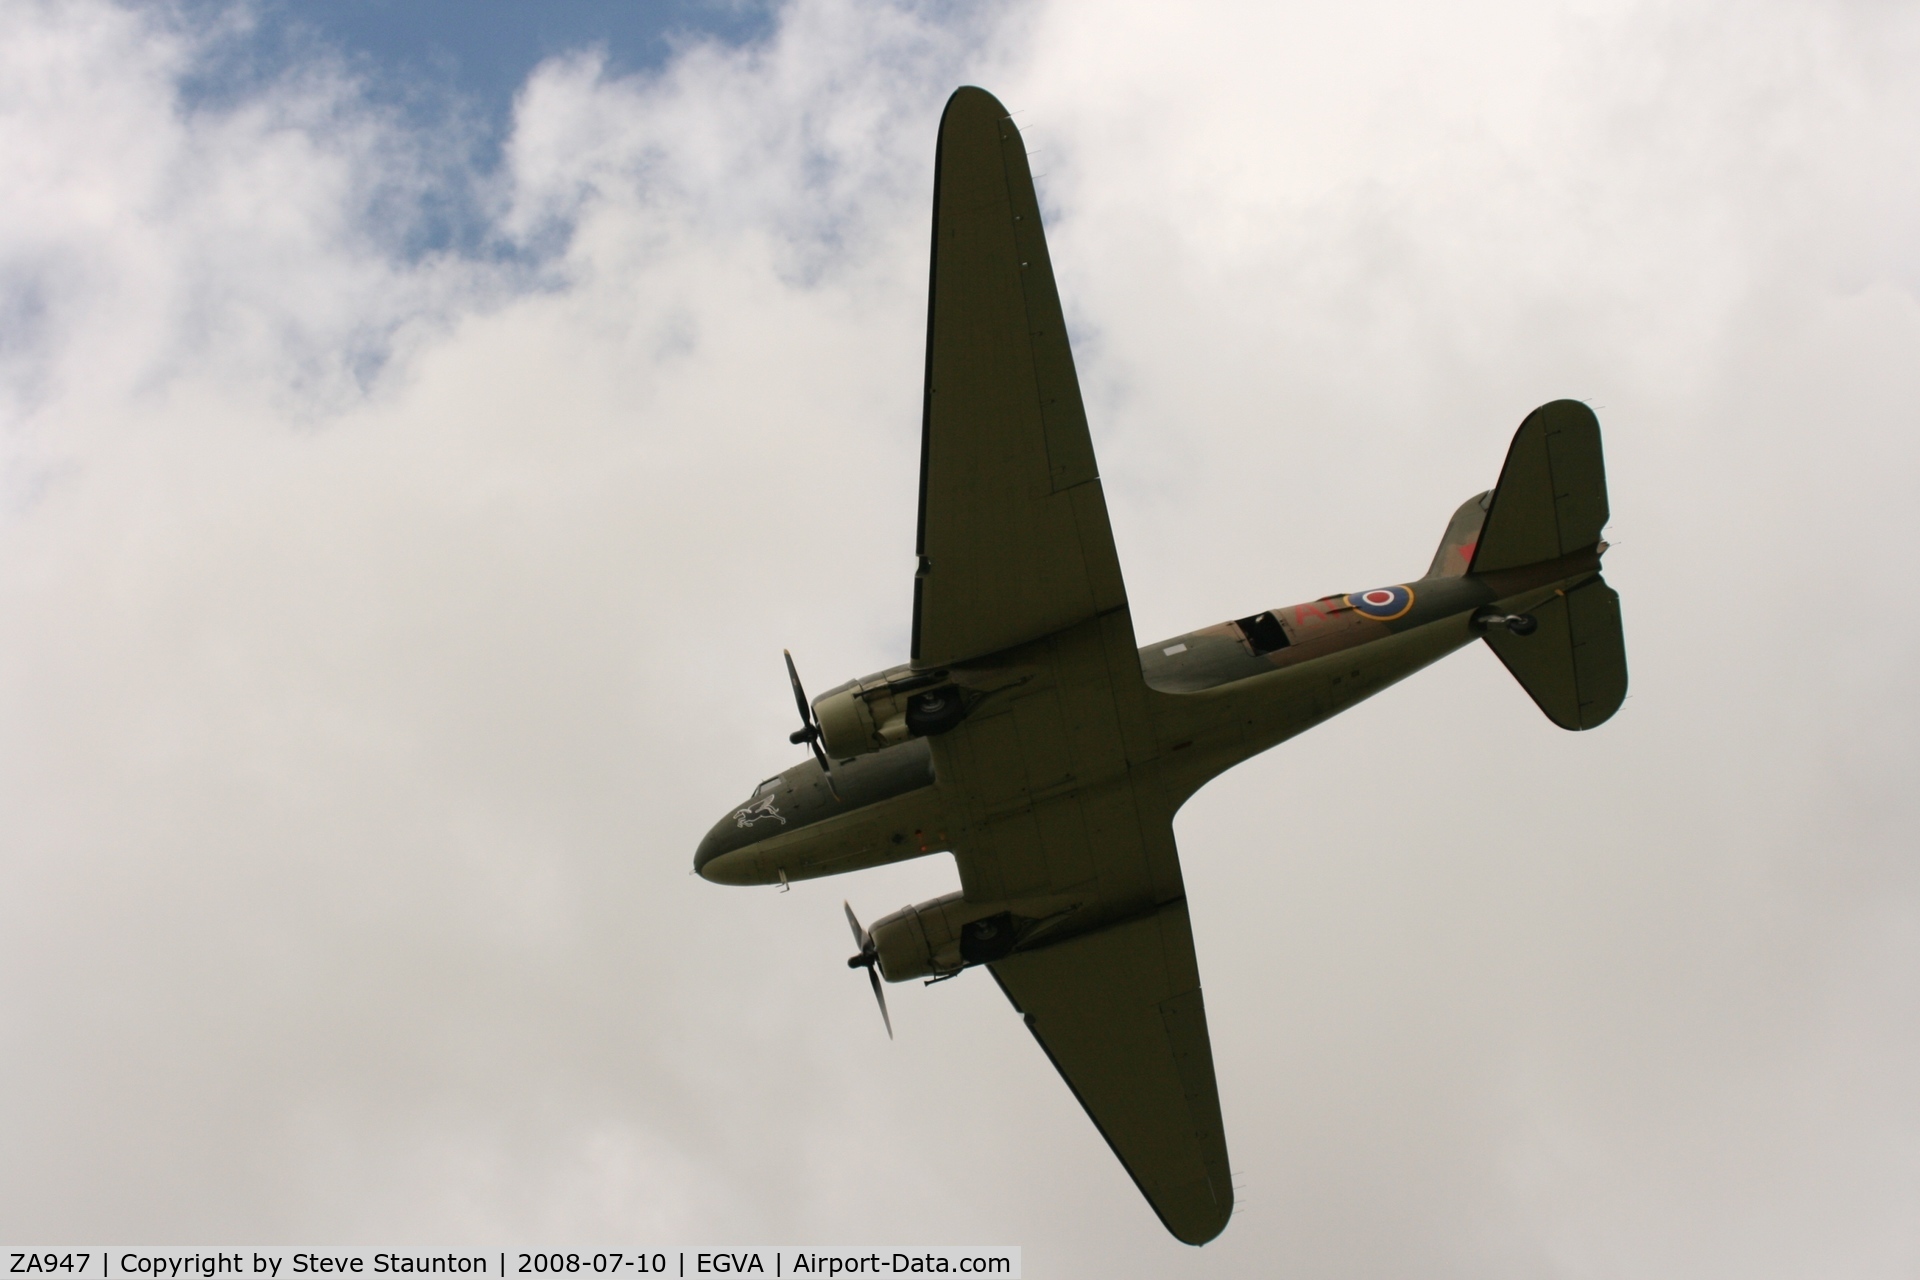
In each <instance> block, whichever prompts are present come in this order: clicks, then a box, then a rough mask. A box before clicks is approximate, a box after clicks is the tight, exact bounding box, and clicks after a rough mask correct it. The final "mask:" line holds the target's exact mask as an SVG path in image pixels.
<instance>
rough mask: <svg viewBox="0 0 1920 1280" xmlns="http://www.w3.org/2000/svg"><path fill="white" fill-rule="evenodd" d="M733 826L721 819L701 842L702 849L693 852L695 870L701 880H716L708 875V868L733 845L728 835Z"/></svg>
mask: <svg viewBox="0 0 1920 1280" xmlns="http://www.w3.org/2000/svg"><path fill="white" fill-rule="evenodd" d="M732 826H733V824H732V823H731V822H729V821H728V820H727V819H726V818H722V819H720V821H718V822H716V823H714V824H713V830H711V831H709V832H707V834H706V836H705V837H704V838H703V839H702V840H701V841H700V847H699V848H697V849H695V850H694V851H693V869H694V871H696V872H697V873H698V874H699V875H700V878H701V879H703V880H711V879H713V878H714V877H713V876H712V875H710V874H708V871H707V868H708V867H709V866H711V865H712V864H713V860H714V859H715V858H718V857H720V856H721V855H722V854H725V853H726V852H727V846H728V845H729V844H731V843H733V842H732V841H730V840H728V839H727V835H728V833H729V831H730V830H731V829H732Z"/></svg>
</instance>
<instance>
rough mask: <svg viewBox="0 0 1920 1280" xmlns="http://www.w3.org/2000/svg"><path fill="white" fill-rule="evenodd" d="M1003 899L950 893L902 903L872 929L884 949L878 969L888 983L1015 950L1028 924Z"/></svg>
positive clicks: (954, 968)
mask: <svg viewBox="0 0 1920 1280" xmlns="http://www.w3.org/2000/svg"><path fill="white" fill-rule="evenodd" d="M1032 923H1033V922H1032V921H1028V920H1021V919H1019V918H1018V917H1016V916H1014V915H1013V913H1012V912H1010V911H1008V910H1007V909H1006V908H1005V907H1004V906H1002V905H1000V904H999V903H991V902H990V903H979V902H968V901H966V898H965V895H963V894H959V893H949V894H947V895H946V896H945V897H942V898H935V899H934V900H933V901H931V902H923V903H921V904H920V905H919V906H917V907H902V908H901V909H900V910H898V911H896V912H894V913H893V914H892V915H890V916H885V917H883V918H881V919H879V920H876V921H874V922H873V927H872V928H871V929H870V930H868V932H869V933H870V934H871V935H872V937H873V943H874V946H875V947H876V948H877V949H878V951H879V952H880V974H881V976H882V977H884V978H885V979H886V980H887V981H888V982H905V981H906V980H907V979H909V978H932V977H940V976H943V975H945V974H950V973H957V972H959V971H960V970H961V969H964V968H966V967H967V966H968V965H970V964H985V963H986V962H987V961H989V960H999V959H1001V958H1003V957H1005V956H1007V955H1010V954H1012V952H1013V949H1014V946H1015V944H1017V943H1018V942H1019V940H1020V936H1021V934H1022V933H1023V932H1024V931H1025V928H1024V927H1025V926H1030V925H1031V924H1032Z"/></svg>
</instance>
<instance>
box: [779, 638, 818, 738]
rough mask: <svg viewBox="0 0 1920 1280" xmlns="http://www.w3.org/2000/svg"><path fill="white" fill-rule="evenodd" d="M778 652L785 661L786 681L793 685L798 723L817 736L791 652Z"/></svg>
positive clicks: (811, 713) (789, 650) (805, 693)
mask: <svg viewBox="0 0 1920 1280" xmlns="http://www.w3.org/2000/svg"><path fill="white" fill-rule="evenodd" d="M780 652H781V653H782V654H784V655H785V656H786V659H787V679H788V680H790V681H791V682H792V683H793V705H794V706H796V707H798V708H799V709H800V723H801V724H802V725H805V726H806V727H807V728H809V729H812V730H814V732H815V733H816V734H817V733H818V732H819V729H818V727H817V726H815V724H814V723H813V708H812V707H811V706H810V705H808V703H807V691H806V690H805V689H802V688H801V687H800V672H799V670H798V669H797V668H795V667H794V665H793V650H791V649H782V650H781V651H780Z"/></svg>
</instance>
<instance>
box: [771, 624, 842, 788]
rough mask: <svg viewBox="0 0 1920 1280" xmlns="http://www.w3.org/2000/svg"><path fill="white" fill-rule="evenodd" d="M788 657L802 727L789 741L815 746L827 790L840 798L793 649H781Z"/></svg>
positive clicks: (814, 750) (814, 754)
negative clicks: (801, 684) (794, 658)
mask: <svg viewBox="0 0 1920 1280" xmlns="http://www.w3.org/2000/svg"><path fill="white" fill-rule="evenodd" d="M780 652H781V653H782V654H784V655H785V656H786V659H787V679H788V680H790V681H792V682H793V705H794V706H796V707H798V708H800V727H799V728H798V729H795V730H794V731H793V732H792V733H790V734H788V735H787V741H788V742H791V743H793V745H794V746H796V747H797V746H799V745H800V744H801V743H803V742H804V743H806V744H807V745H808V746H809V747H812V748H813V758H814V759H815V760H818V761H819V762H820V772H821V773H823V774H825V775H826V777H827V790H828V791H829V792H831V793H832V794H833V798H834V799H835V800H838V799H839V798H840V790H839V788H837V787H835V786H834V785H833V766H832V765H830V764H828V763H827V753H826V751H825V749H823V748H822V747H821V745H820V722H819V721H818V720H816V719H814V718H813V704H812V703H810V702H808V701H807V691H806V690H805V689H802V688H801V687H800V672H799V670H798V669H796V668H795V667H794V665H793V650H791V649H782V650H781V651H780Z"/></svg>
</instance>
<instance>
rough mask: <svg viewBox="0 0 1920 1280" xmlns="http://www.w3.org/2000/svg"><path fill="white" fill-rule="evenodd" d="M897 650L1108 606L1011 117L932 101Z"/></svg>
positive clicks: (1025, 631)
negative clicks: (907, 540) (911, 570)
mask: <svg viewBox="0 0 1920 1280" xmlns="http://www.w3.org/2000/svg"><path fill="white" fill-rule="evenodd" d="M934 169H935V174H934V197H933V206H934V208H933V270H932V280H931V283H930V285H929V289H928V299H927V371H926V396H925V407H924V412H923V417H922V426H921V443H920V528H919V537H918V545H917V547H916V551H917V553H918V555H919V567H918V569H917V570H916V574H915V578H914V584H913V586H914V590H913V641H912V654H911V657H912V660H913V663H914V665H915V666H917V667H922V668H925V667H937V666H943V665H945V664H948V663H952V662H960V661H964V660H965V659H968V658H977V657H980V656H983V655H985V654H989V653H995V652H998V651H1000V650H1002V649H1006V648H1010V647H1012V646H1013V645H1016V644H1020V643H1023V642H1025V641H1028V640H1036V639H1038V638H1040V637H1041V636H1045V635H1050V634H1052V633H1053V632H1055V631H1059V630H1061V629H1062V628H1064V627H1068V626H1071V625H1073V624H1074V623H1077V622H1083V621H1085V620H1087V619H1089V618H1093V617H1095V616H1097V615H1099V614H1101V613H1104V612H1106V611H1108V610H1111V609H1113V608H1116V607H1118V606H1121V605H1124V604H1125V603H1126V591H1125V589H1124V587H1123V586H1122V585H1121V580H1120V562H1119V559H1118V557H1117V556H1116V555H1115V554H1114V549H1113V534H1112V532H1111V530H1110V529H1109V527H1108V524H1107V508H1106V500H1105V498H1104V497H1103V495H1102V493H1101V489H1100V480H1099V475H1098V472H1097V471H1096V470H1095V468H1094V461H1093V444H1092V442H1091V440H1090V439H1089V438H1088V435H1087V419H1086V412H1085V410H1084V409H1083V408H1082V407H1081V403H1080V383H1079V380H1078V379H1077V378H1076V377H1075V376H1074V371H1073V354H1072V352H1071V351H1070V350H1069V349H1068V346H1067V333H1066V325H1065V322H1064V320H1063V319H1062V317H1061V312H1060V296H1059V293H1058V292H1057V291H1056V290H1055V288H1054V283H1053V267H1052V264H1051V263H1050V262H1049V260H1048V257H1047V242H1046V237H1045V236H1044V234H1043V233H1042V232H1041V228H1040V209H1039V204H1038V202H1037V200H1036V199H1035V196H1034V190H1033V176H1032V174H1031V173H1030V172H1029V170H1028V168H1027V152H1026V147H1025V144H1023V143H1022V142H1021V140H1020V131H1019V130H1018V129H1016V128H1014V125H1013V121H1011V120H1010V119H1008V118H1007V112H1006V108H1004V107H1002V106H1001V105H1000V103H999V102H998V100H996V99H995V98H994V97H993V95H992V94H990V93H987V92H985V91H984V90H981V89H975V88H963V89H960V90H959V91H958V92H956V93H955V94H954V95H953V97H952V98H951V99H950V100H949V101H948V103H947V110H946V114H945V115H944V116H943V117H942V118H941V121H940V147H939V152H938V154H937V156H936V158H935V161H934Z"/></svg>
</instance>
